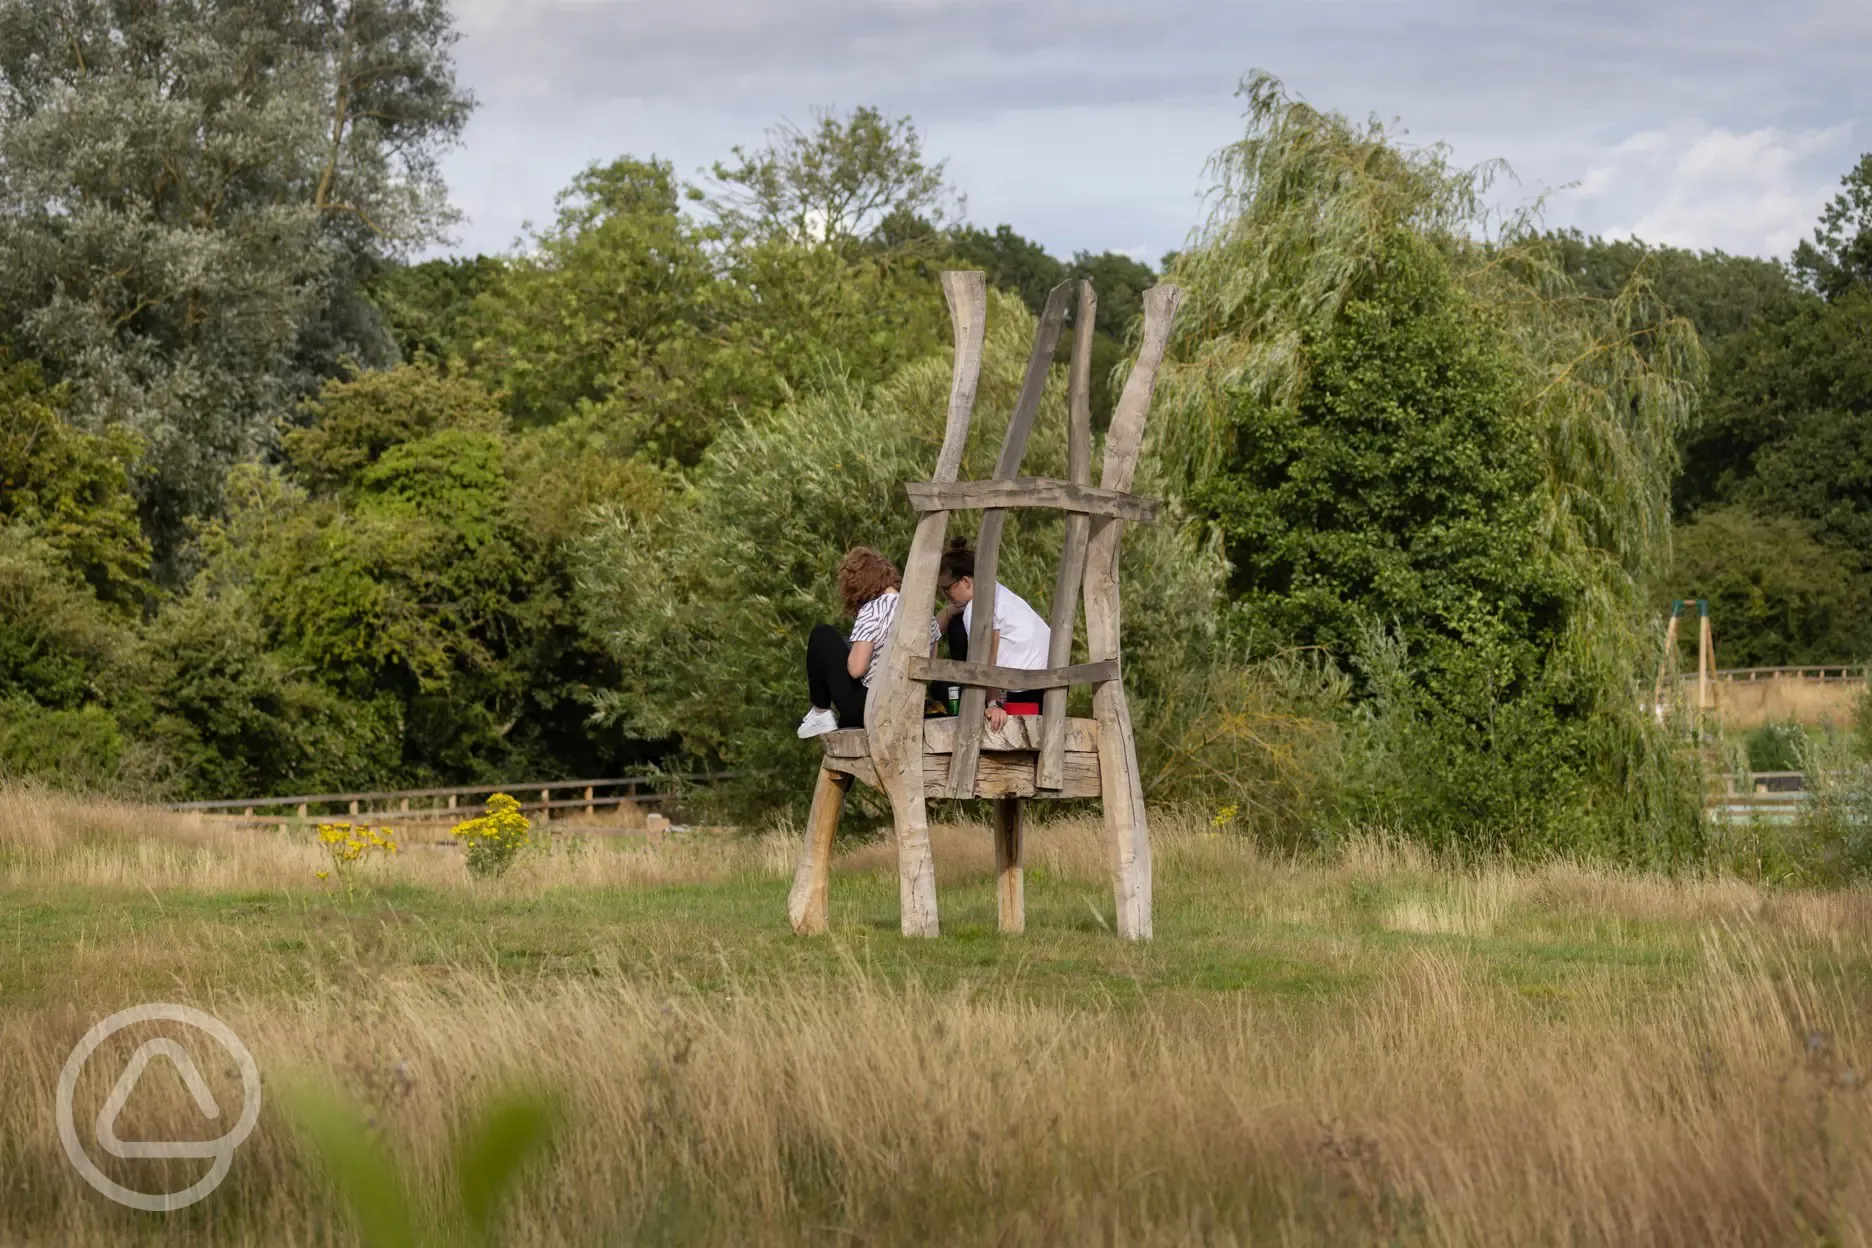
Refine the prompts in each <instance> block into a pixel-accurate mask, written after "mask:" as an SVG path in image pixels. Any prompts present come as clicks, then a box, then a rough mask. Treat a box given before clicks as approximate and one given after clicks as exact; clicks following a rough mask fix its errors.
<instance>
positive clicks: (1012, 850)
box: [994, 797, 1027, 935]
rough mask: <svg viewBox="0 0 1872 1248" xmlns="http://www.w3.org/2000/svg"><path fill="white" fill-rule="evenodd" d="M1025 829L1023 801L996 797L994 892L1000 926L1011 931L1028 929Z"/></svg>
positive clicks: (1016, 933) (1016, 932)
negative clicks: (999, 916) (997, 904)
mask: <svg viewBox="0 0 1872 1248" xmlns="http://www.w3.org/2000/svg"><path fill="white" fill-rule="evenodd" d="M1026 833H1027V827H1026V803H1024V802H1022V801H1021V799H1020V798H1018V797H1002V798H997V799H996V800H995V805H994V843H995V893H996V900H997V902H998V903H999V910H1000V915H1001V930H1002V931H1003V932H1007V933H1010V934H1013V935H1019V934H1020V933H1021V932H1024V931H1026V930H1027V894H1026V885H1025V880H1024V869H1025V867H1026V863H1027V846H1026V840H1027V837H1026Z"/></svg>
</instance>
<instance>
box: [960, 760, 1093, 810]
mask: <svg viewBox="0 0 1872 1248" xmlns="http://www.w3.org/2000/svg"><path fill="white" fill-rule="evenodd" d="M1039 757H1040V755H1039V752H1038V751H1036V750H1018V751H996V752H993V753H990V752H988V751H986V750H984V751H983V752H982V754H981V756H980V757H979V758H978V759H977V760H976V768H975V787H974V788H973V789H971V790H970V791H968V792H967V793H963V794H961V795H960V796H962V797H965V798H967V797H1042V798H1047V799H1049V800H1051V799H1054V798H1069V797H1098V796H1099V795H1100V793H1102V792H1103V789H1102V788H1101V787H1100V781H1099V776H1100V773H1101V770H1102V767H1101V764H1100V761H1099V756H1098V755H1097V754H1068V755H1066V763H1065V767H1064V769H1063V770H1064V772H1065V776H1064V778H1063V780H1062V782H1061V785H1060V787H1059V789H1057V790H1055V791H1050V792H1046V793H1042V792H1040V791H1039V790H1038V789H1036V788H1035V787H1034V768H1035V766H1036V765H1037V764H1038V761H1039ZM948 762H949V759H948V756H946V755H942V754H925V755H924V756H923V778H924V783H925V791H926V792H927V793H928V795H929V796H930V797H955V796H957V795H956V794H953V793H951V792H950V791H949V768H948Z"/></svg>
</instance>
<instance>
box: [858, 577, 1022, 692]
mask: <svg viewBox="0 0 1872 1248" xmlns="http://www.w3.org/2000/svg"><path fill="white" fill-rule="evenodd" d="M898 600H899V595H898V593H897V591H896V590H894V589H887V590H885V591H884V592H883V593H881V594H879V595H878V596H877V597H875V598H873V599H872V600H871V601H870V602H867V603H865V604H864V606H862V607H859V608H858V618H857V619H855V620H853V621H852V632H851V644H852V645H854V646H855V645H857V644H858V643H859V642H861V641H868V642H870V643H871V666H869V667H867V668H865V674H864V686H865V688H867V689H869V688H870V687H871V673H873V672H876V671H880V670H882V668H881V666H880V663H881V660H882V659H883V658H884V652H885V651H886V650H887V649H889V648H890V636H891V629H893V628H895V627H896V626H897V603H898ZM996 614H999V612H997V613H996Z"/></svg>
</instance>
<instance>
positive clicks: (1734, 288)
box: [1546, 230, 1800, 351]
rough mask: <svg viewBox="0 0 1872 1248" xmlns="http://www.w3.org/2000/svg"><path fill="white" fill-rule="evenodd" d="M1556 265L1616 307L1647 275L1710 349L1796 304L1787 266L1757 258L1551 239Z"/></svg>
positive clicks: (1556, 235) (1573, 233)
mask: <svg viewBox="0 0 1872 1248" xmlns="http://www.w3.org/2000/svg"><path fill="white" fill-rule="evenodd" d="M1546 238H1547V239H1548V240H1549V241H1550V242H1551V243H1552V245H1553V246H1554V248H1555V250H1556V253H1557V254H1556V260H1557V263H1558V265H1559V268H1560V270H1561V272H1562V273H1564V274H1565V275H1566V276H1567V277H1568V278H1569V279H1571V281H1572V282H1573V284H1574V286H1575V287H1577V288H1578V290H1579V291H1580V293H1581V294H1584V295H1589V296H1591V297H1593V298H1595V299H1614V298H1616V297H1617V296H1618V294H1619V292H1620V291H1622V290H1624V289H1625V288H1626V287H1627V286H1629V285H1630V284H1631V280H1632V278H1634V277H1636V276H1639V275H1640V274H1642V275H1643V276H1644V277H1645V279H1646V280H1647V281H1649V282H1650V283H1651V284H1652V286H1653V287H1654V288H1655V289H1656V291H1657V296H1658V299H1659V300H1660V301H1662V302H1663V303H1664V304H1665V306H1667V307H1668V308H1670V310H1671V311H1672V312H1674V313H1676V314H1677V315H1679V316H1683V317H1688V318H1689V320H1690V323H1691V324H1692V325H1695V326H1696V330H1697V334H1698V335H1699V336H1700V337H1701V338H1702V340H1703V345H1704V347H1705V348H1708V349H1710V350H1711V351H1714V350H1715V348H1716V346H1717V344H1719V343H1721V342H1722V341H1723V340H1724V339H1727V338H1732V337H1734V336H1735V335H1736V334H1739V333H1741V332H1742V331H1743V330H1746V329H1747V328H1748V327H1749V326H1750V325H1752V324H1754V322H1755V319H1756V318H1757V317H1758V316H1761V315H1762V314H1763V313H1765V312H1769V311H1773V310H1776V309H1784V308H1786V307H1788V306H1789V305H1791V304H1794V303H1796V302H1798V301H1799V298H1800V290H1799V288H1798V287H1797V286H1796V285H1795V284H1794V279H1793V276H1792V275H1791V274H1790V273H1789V272H1788V268H1787V266H1786V265H1784V264H1782V263H1781V262H1780V261H1778V260H1763V259H1761V258H1759V257H1757V256H1732V255H1729V254H1727V253H1726V252H1721V251H1689V250H1687V249H1685V248H1682V247H1661V246H1657V245H1655V244H1651V243H1645V242H1641V241H1639V240H1637V239H1622V238H1615V239H1606V238H1598V237H1592V238H1588V237H1587V236H1585V235H1584V234H1581V233H1580V232H1579V231H1578V230H1556V231H1553V232H1551V233H1549V234H1547V235H1546Z"/></svg>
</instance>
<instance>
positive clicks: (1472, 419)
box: [1157, 76, 1702, 858]
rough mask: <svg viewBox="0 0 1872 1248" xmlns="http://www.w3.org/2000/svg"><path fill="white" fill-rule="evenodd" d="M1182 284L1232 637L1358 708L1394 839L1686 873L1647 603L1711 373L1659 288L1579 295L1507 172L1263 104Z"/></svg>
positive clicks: (1187, 375) (1177, 373) (1189, 475)
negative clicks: (1341, 683)
mask: <svg viewBox="0 0 1872 1248" xmlns="http://www.w3.org/2000/svg"><path fill="white" fill-rule="evenodd" d="M1242 94H1243V96H1244V97H1245V99H1246V102H1247V108H1246V117H1247V133H1246V135H1245V137H1244V138H1243V139H1242V140H1241V141H1240V142H1238V143H1236V144H1234V145H1232V146H1230V147H1228V148H1226V149H1224V150H1223V151H1222V152H1221V153H1219V154H1218V155H1217V157H1216V158H1215V160H1214V162H1213V164H1212V172H1213V175H1214V179H1215V181H1214V189H1213V192H1212V198H1211V211H1210V213H1209V216H1208V219H1207V221H1206V222H1205V224H1204V225H1203V227H1202V228H1201V229H1200V230H1199V231H1198V233H1197V236H1196V238H1195V239H1194V240H1193V244H1192V246H1190V247H1189V248H1188V249H1187V250H1185V251H1184V252H1183V253H1182V254H1181V255H1180V256H1179V257H1178V259H1177V260H1176V262H1175V265H1174V267H1173V270H1172V274H1171V279H1172V280H1174V281H1176V282H1178V283H1179V284H1180V285H1182V286H1183V287H1184V288H1185V289H1186V290H1187V291H1188V292H1189V297H1188V300H1187V302H1186V304H1185V313H1184V315H1183V317H1182V318H1181V319H1180V320H1179V322H1178V325H1179V340H1178V342H1177V343H1176V344H1175V347H1174V351H1175V357H1174V364H1173V365H1172V366H1171V367H1170V369H1169V370H1168V372H1167V374H1166V375H1165V377H1164V379H1163V382H1162V383H1161V384H1162V387H1163V389H1162V394H1163V399H1162V409H1161V410H1162V412H1163V417H1162V419H1161V420H1160V421H1159V423H1158V426H1157V428H1158V430H1159V442H1158V446H1157V452H1158V455H1159V461H1160V467H1161V470H1162V471H1164V472H1165V474H1166V475H1167V476H1168V477H1170V478H1171V480H1172V481H1173V482H1175V483H1176V484H1177V485H1178V486H1179V487H1180V488H1181V491H1182V492H1183V493H1184V494H1185V496H1186V497H1187V499H1188V500H1189V501H1190V503H1191V505H1192V506H1193V508H1194V509H1195V510H1196V511H1197V512H1198V513H1199V514H1200V515H1201V516H1202V517H1204V518H1205V519H1206V520H1207V522H1208V523H1209V524H1210V525H1211V526H1213V528H1214V529H1215V530H1216V531H1217V532H1218V533H1219V535H1220V536H1221V538H1222V540H1223V542H1224V545H1225V548H1226V549H1227V551H1228V554H1229V558H1230V562H1231V566H1232V571H1231V590H1232V604H1231V607H1230V617H1231V622H1232V624H1233V625H1234V627H1235V628H1236V629H1237V630H1239V631H1240V632H1241V633H1244V634H1250V635H1253V636H1255V637H1256V638H1258V639H1260V640H1261V641H1262V643H1263V644H1267V643H1270V642H1271V643H1274V644H1279V645H1291V646H1314V647H1320V648H1322V649H1324V650H1326V651H1327V652H1329V653H1330V654H1332V655H1333V657H1334V658H1335V660H1336V661H1338V662H1339V663H1342V664H1345V665H1347V666H1349V667H1350V668H1352V669H1353V670H1354V672H1355V673H1356V675H1357V677H1358V680H1359V690H1360V697H1361V700H1362V708H1363V714H1362V719H1361V723H1362V724H1363V725H1364V740H1365V742H1366V746H1367V750H1368V756H1367V762H1368V764H1369V765H1368V767H1367V768H1366V769H1365V772H1364V778H1363V781H1362V783H1363V788H1362V789H1361V790H1360V791H1359V792H1358V793H1357V794H1355V802H1354V806H1355V809H1357V810H1358V811H1359V812H1360V813H1361V814H1362V815H1363V817H1365V818H1378V819H1382V820H1384V821H1386V822H1389V823H1393V824H1395V825H1396V826H1397V827H1398V828H1399V830H1401V831H1405V832H1408V833H1414V834H1420V835H1424V836H1426V837H1428V838H1430V839H1432V840H1434V841H1438V842H1440V843H1449V844H1454V845H1461V846H1481V845H1488V846H1507V847H1512V848H1518V849H1537V848H1543V847H1567V848H1573V847H1584V846H1585V845H1587V844H1595V845H1598V846H1601V847H1604V848H1609V849H1615V850H1616V851H1618V852H1622V853H1625V854H1627V855H1628V856H1635V857H1646V858H1661V857H1670V856H1674V855H1675V854H1676V853H1678V852H1679V851H1680V850H1681V849H1682V848H1683V847H1684V837H1685V835H1686V834H1688V833H1691V832H1693V831H1694V828H1695V817H1694V813H1693V806H1692V805H1691V804H1689V803H1688V802H1687V800H1686V792H1685V788H1684V785H1683V769H1682V768H1681V767H1676V766H1674V765H1673V764H1672V762H1671V758H1670V755H1669V754H1668V751H1667V748H1666V746H1665V743H1663V742H1662V741H1661V740H1659V739H1657V738H1656V737H1655V736H1654V735H1653V734H1652V733H1651V732H1650V731H1649V730H1648V729H1647V728H1646V726H1645V721H1644V720H1643V719H1642V717H1641V716H1640V714H1639V712H1638V693H1637V689H1638V684H1637V681H1638V678H1639V676H1640V674H1641V672H1642V670H1643V668H1644V666H1645V661H1646V659H1647V658H1648V657H1649V655H1650V654H1651V648H1650V646H1649V645H1648V644H1647V641H1648V636H1649V630H1648V629H1647V628H1646V625H1645V618H1644V612H1645V606H1646V595H1645V590H1646V587H1647V585H1648V584H1649V583H1650V582H1651V581H1652V580H1653V579H1654V578H1655V577H1656V576H1657V575H1659V573H1660V571H1661V569H1662V567H1663V565H1664V561H1665V559H1666V558H1667V556H1668V543H1669V531H1670V530H1669V502H1670V482H1671V477H1672V473H1673V471H1674V468H1675V465H1676V451H1675V447H1676V438H1677V435H1678V434H1679V432H1680V431H1681V430H1682V429H1683V428H1684V427H1685V426H1686V424H1687V423H1688V422H1689V420H1690V419H1691V417H1692V414H1693V411H1694V402H1695V390H1694V384H1695V381H1696V379H1697V377H1698V375H1699V372H1700V369H1701V362H1702V356H1701V353H1700V349H1699V348H1698V346H1697V342H1696V335H1695V331H1694V330H1693V329H1692V328H1691V326H1690V325H1689V324H1688V323H1687V322H1685V321H1682V320H1680V319H1676V318H1673V317H1672V316H1671V315H1670V314H1669V312H1668V310H1667V309H1665V308H1664V307H1663V306H1662V305H1661V304H1660V302H1659V301H1658V300H1657V299H1656V297H1655V296H1654V295H1653V293H1652V292H1651V290H1650V287H1649V286H1648V284H1647V282H1646V278H1645V274H1644V272H1643V271H1642V270H1641V271H1640V272H1639V273H1637V274H1636V275H1634V278H1633V280H1632V281H1631V282H1630V283H1628V284H1627V285H1626V287H1625V288H1624V289H1623V290H1622V291H1620V292H1619V293H1618V294H1617V295H1616V296H1615V297H1613V298H1610V299H1598V298H1590V297H1587V296H1585V295H1582V294H1580V293H1579V292H1577V291H1576V290H1574V289H1573V288H1572V287H1571V286H1570V284H1569V283H1568V281H1567V280H1566V278H1565V277H1564V276H1563V273H1562V269H1561V267H1560V265H1559V263H1558V260H1559V257H1558V256H1557V255H1556V254H1555V252H1554V250H1553V244H1552V243H1551V241H1548V240H1543V239H1541V238H1540V237H1539V236H1538V235H1537V234H1536V233H1535V232H1534V229H1533V224H1534V223H1533V220H1532V217H1531V214H1526V215H1519V216H1511V217H1508V218H1506V219H1500V220H1497V219H1494V218H1492V217H1491V215H1490V214H1489V212H1488V211H1487V209H1486V206H1485V204H1486V195H1487V192H1488V189H1489V186H1490V183H1491V180H1492V179H1493V177H1494V176H1495V175H1496V174H1497V173H1498V172H1499V169H1498V167H1495V166H1483V167H1481V168H1477V169H1467V170H1465V169H1459V168H1456V167H1454V166H1453V165H1452V164H1451V162H1450V160H1449V156H1448V153H1447V151H1446V150H1445V149H1443V148H1440V147H1428V148H1418V147H1410V146H1406V145H1404V144H1402V143H1400V142H1398V141H1397V140H1396V139H1395V138H1394V137H1393V136H1392V135H1390V134H1388V133H1387V132H1386V130H1385V128H1384V127H1383V126H1382V125H1380V124H1378V123H1377V122H1375V121H1374V122H1369V123H1366V124H1362V125H1361V124H1357V123H1354V122H1352V121H1349V120H1348V119H1346V118H1344V117H1342V116H1339V115H1337V114H1332V113H1327V112H1322V111H1319V110H1317V109H1314V108H1311V107H1309V106H1308V105H1306V104H1305V103H1303V102H1300V101H1297V100H1295V99H1293V98H1291V97H1290V96H1288V95H1287V94H1286V93H1285V91H1284V90H1283V88H1282V87H1281V85H1280V84H1279V83H1278V82H1277V81H1275V80H1274V79H1272V78H1270V77H1267V76H1257V77H1254V78H1251V79H1249V80H1248V81H1247V82H1246V83H1245V84H1244V86H1243V89H1242Z"/></svg>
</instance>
